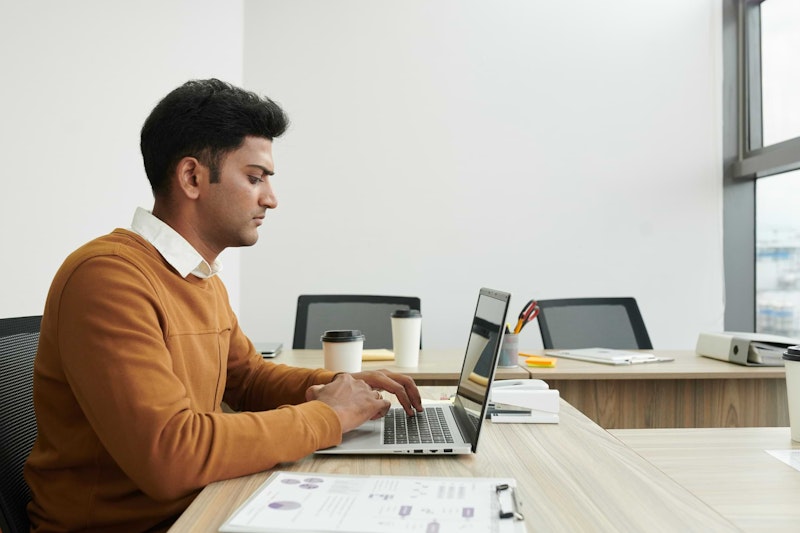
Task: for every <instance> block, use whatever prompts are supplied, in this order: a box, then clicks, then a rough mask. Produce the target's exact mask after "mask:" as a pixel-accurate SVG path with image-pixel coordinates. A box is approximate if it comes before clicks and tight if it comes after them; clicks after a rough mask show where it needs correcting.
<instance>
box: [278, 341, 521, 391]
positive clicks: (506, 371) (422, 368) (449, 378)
mask: <svg viewBox="0 0 800 533" xmlns="http://www.w3.org/2000/svg"><path fill="white" fill-rule="evenodd" d="M270 361H274V362H275V363H283V364H287V365H290V366H299V367H303V368H321V367H322V366H323V359H322V350H286V349H284V350H283V351H281V353H280V354H279V355H278V356H277V357H275V358H273V359H270ZM463 362H464V350H421V351H420V354H419V365H417V366H416V367H411V368H409V367H399V366H395V364H394V361H364V362H363V363H362V365H361V367H362V369H363V370H378V369H381V368H386V369H388V370H391V371H393V372H398V373H401V374H406V375H408V376H411V377H412V378H414V381H415V382H416V383H417V385H439V386H450V385H456V384H457V383H458V378H459V376H460V374H461V366H462V363H463ZM495 374H496V375H495V377H496V378H497V379H528V378H529V377H530V373H529V372H528V371H527V370H526V369H525V368H522V367H516V368H498V369H497V372H496V373H495Z"/></svg>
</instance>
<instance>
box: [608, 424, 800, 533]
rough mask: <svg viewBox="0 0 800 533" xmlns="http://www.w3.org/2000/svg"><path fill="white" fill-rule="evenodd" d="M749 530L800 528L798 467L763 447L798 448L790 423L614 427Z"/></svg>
mask: <svg viewBox="0 0 800 533" xmlns="http://www.w3.org/2000/svg"><path fill="white" fill-rule="evenodd" d="M610 433H611V434H612V435H614V436H616V437H617V438H619V439H620V440H621V441H622V442H624V443H625V444H627V445H628V446H630V447H631V448H632V449H633V450H635V451H636V452H638V453H639V454H640V455H641V456H643V457H644V458H645V459H647V460H648V461H649V462H650V463H652V464H654V465H655V466H657V467H658V468H659V470H661V471H662V472H664V473H665V474H667V475H668V476H670V477H671V478H672V479H674V480H675V481H677V482H678V483H679V484H681V485H682V486H683V487H685V488H687V489H688V490H689V491H690V492H692V493H693V494H694V495H696V496H698V497H699V498H700V499H701V500H703V501H704V502H706V503H707V504H708V505H710V506H711V508H713V509H714V510H716V511H717V512H719V513H720V514H722V515H723V516H725V517H726V518H728V519H730V520H731V521H732V522H733V523H734V524H736V525H737V526H739V527H741V528H742V529H743V530H745V531H763V532H765V533H766V532H770V533H774V532H777V531H787V532H788V531H800V505H798V504H797V500H798V497H800V472H798V471H797V470H795V469H794V468H792V467H791V466H789V465H787V464H785V463H782V462H781V461H779V460H778V459H776V458H775V457H773V456H772V455H769V454H768V453H766V451H765V450H786V449H790V448H800V444H798V443H796V442H792V439H791V435H790V434H789V428H716V429H650V430H642V429H618V430H612V431H611V432H610Z"/></svg>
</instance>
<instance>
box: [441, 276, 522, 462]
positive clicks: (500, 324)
mask: <svg viewBox="0 0 800 533" xmlns="http://www.w3.org/2000/svg"><path fill="white" fill-rule="evenodd" d="M510 297H511V296H510V295H509V294H508V293H505V292H501V291H495V290H492V289H485V288H484V289H481V290H480V294H479V295H478V303H477V305H476V307H475V315H474V317H473V319H472V328H471V330H470V335H469V340H468V341H467V353H466V356H465V357H464V366H463V367H462V368H461V377H460V378H459V380H458V390H457V392H456V398H455V403H454V406H455V414H456V418H457V420H458V423H459V426H461V428H462V431H465V435H464V437H465V439H466V440H467V441H469V442H471V443H472V448H473V451H475V449H476V448H477V442H478V432H479V431H480V423H479V422H480V421H481V420H483V417H484V416H486V407H487V405H488V403H489V384H490V383H491V382H492V379H494V371H495V368H496V367H497V359H498V354H499V352H500V343H501V341H502V339H503V329H504V327H505V322H506V313H507V312H508V302H509V299H510Z"/></svg>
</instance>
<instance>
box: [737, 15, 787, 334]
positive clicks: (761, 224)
mask: <svg viewBox="0 0 800 533" xmlns="http://www.w3.org/2000/svg"><path fill="white" fill-rule="evenodd" d="M723 6H724V7H723V40H724V42H723V54H724V84H725V87H724V88H725V91H724V94H725V101H724V107H725V114H724V121H725V122H724V126H723V132H724V147H723V150H724V157H725V161H724V166H725V168H724V175H725V191H724V201H725V221H724V231H725V235H724V247H725V283H726V287H725V295H726V309H725V328H726V329H728V330H744V331H760V332H766V333H775V334H781V335H790V336H793V337H800V170H798V169H800V71H798V69H797V68H796V66H795V65H796V59H795V58H797V57H800V2H797V1H796V0H761V1H759V0H725V2H724V4H723Z"/></svg>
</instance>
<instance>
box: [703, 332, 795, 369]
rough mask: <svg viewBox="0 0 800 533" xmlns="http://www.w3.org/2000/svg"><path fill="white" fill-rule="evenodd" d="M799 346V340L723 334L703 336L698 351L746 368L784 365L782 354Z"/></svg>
mask: <svg viewBox="0 0 800 533" xmlns="http://www.w3.org/2000/svg"><path fill="white" fill-rule="evenodd" d="M799 344H800V339H794V338H791V337H784V336H781V335H771V334H768V333H751V332H744V331H724V332H719V333H701V334H700V335H699V337H698V338H697V347H696V349H695V352H696V353H697V354H698V355H702V356H704V357H710V358H712V359H719V360H720V361H727V362H729V363H734V364H737V365H743V366H783V359H782V356H783V352H784V351H785V350H786V348H788V347H789V346H795V345H799Z"/></svg>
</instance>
